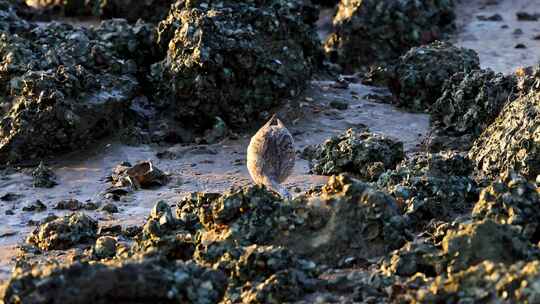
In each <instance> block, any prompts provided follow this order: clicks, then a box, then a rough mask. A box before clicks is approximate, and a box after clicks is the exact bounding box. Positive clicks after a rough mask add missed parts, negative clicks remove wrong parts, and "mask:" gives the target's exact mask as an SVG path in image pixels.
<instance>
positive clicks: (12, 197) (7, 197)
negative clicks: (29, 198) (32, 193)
mask: <svg viewBox="0 0 540 304" xmlns="http://www.w3.org/2000/svg"><path fill="white" fill-rule="evenodd" d="M22 197H24V195H22V194H17V193H13V192H6V193H4V194H2V195H0V201H3V202H14V201H18V200H19V199H21V198H22Z"/></svg>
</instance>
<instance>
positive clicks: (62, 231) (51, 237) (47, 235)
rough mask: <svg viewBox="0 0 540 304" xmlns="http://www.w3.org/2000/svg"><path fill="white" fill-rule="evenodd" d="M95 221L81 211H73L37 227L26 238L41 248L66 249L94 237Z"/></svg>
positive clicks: (95, 230) (96, 225) (96, 227)
mask: <svg viewBox="0 0 540 304" xmlns="http://www.w3.org/2000/svg"><path fill="white" fill-rule="evenodd" d="M97 229H98V224H97V221H95V220H94V219H92V218H91V217H89V216H87V215H85V214H83V213H73V214H71V215H66V216H64V217H61V218H58V219H54V220H52V221H50V222H46V223H43V224H41V225H40V226H39V227H37V228H36V229H35V230H34V231H32V233H30V235H29V236H28V238H27V239H26V242H27V243H29V244H32V245H35V246H36V247H38V248H39V249H41V250H44V251H47V250H53V249H67V248H69V247H71V246H73V245H76V244H78V243H81V242H85V241H89V240H92V239H95V238H96V233H97Z"/></svg>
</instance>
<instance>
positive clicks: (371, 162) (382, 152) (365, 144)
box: [310, 129, 404, 181]
mask: <svg viewBox="0 0 540 304" xmlns="http://www.w3.org/2000/svg"><path fill="white" fill-rule="evenodd" d="M403 157H404V153H403V143H401V142H398V141H395V140H393V139H390V138H387V137H385V136H383V135H379V134H374V133H370V132H361V133H356V132H354V131H353V130H352V129H349V130H347V132H345V133H344V134H340V135H338V136H335V137H332V138H330V139H328V140H326V141H325V142H324V143H323V144H321V145H319V146H318V147H317V148H316V150H315V152H314V153H313V155H312V157H311V164H310V167H311V171H312V172H313V173H315V174H321V175H332V174H340V173H351V174H355V175H357V176H359V177H360V178H362V179H365V180H368V181H372V180H377V178H378V177H379V175H380V174H381V173H383V172H384V171H386V170H390V169H394V168H395V166H396V164H397V163H399V162H400V161H401V160H402V159H403Z"/></svg>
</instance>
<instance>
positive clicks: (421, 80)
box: [388, 41, 480, 111]
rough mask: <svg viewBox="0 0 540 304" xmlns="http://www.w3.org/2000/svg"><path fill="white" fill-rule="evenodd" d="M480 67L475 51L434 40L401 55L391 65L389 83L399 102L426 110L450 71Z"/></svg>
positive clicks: (402, 105)
mask: <svg viewBox="0 0 540 304" xmlns="http://www.w3.org/2000/svg"><path fill="white" fill-rule="evenodd" d="M479 68H480V59H479V58H478V54H476V52H475V51H473V50H471V49H465V48H459V47H455V46H453V45H452V44H450V43H447V42H440V41H436V42H433V43H431V44H428V45H424V46H420V47H415V48H412V49H410V50H409V51H408V52H407V53H405V54H404V55H403V56H401V57H400V58H399V60H398V61H397V63H396V64H395V65H394V66H392V68H391V69H390V70H391V71H390V72H389V79H388V86H389V87H390V91H391V92H392V94H393V95H394V99H395V102H396V104H397V105H398V106H401V107H405V108H408V109H411V110H415V111H429V110H431V107H432V105H433V104H434V103H435V102H436V101H437V99H438V98H439V97H441V95H442V88H443V85H444V84H445V82H446V81H447V80H448V79H449V78H450V77H451V76H452V75H454V74H455V73H458V72H469V71H472V70H475V69H479Z"/></svg>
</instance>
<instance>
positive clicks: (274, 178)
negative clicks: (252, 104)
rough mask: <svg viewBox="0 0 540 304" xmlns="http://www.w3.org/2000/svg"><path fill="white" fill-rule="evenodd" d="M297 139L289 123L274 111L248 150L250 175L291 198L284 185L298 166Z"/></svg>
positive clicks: (254, 179)
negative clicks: (295, 159) (295, 139)
mask: <svg viewBox="0 0 540 304" xmlns="http://www.w3.org/2000/svg"><path fill="white" fill-rule="evenodd" d="M294 157H295V151H294V140H293V137H292V135H291V133H290V132H289V130H287V128H286V127H285V125H284V124H283V123H282V122H281V120H279V119H278V118H277V117H276V115H275V114H274V115H273V116H272V118H270V120H269V121H268V122H267V123H266V124H264V126H262V127H261V128H260V129H259V131H257V133H255V135H253V137H252V138H251V141H250V142H249V146H248V149H247V167H248V171H249V175H251V178H252V179H253V181H254V182H255V183H256V184H258V185H265V186H266V187H267V188H269V189H271V190H273V191H275V192H277V193H279V194H280V195H281V196H282V197H284V198H287V199H290V198H291V195H290V193H289V191H287V189H286V188H285V187H284V186H282V185H281V183H283V182H284V181H285V180H286V179H287V177H289V175H291V172H292V170H293V168H294Z"/></svg>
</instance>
